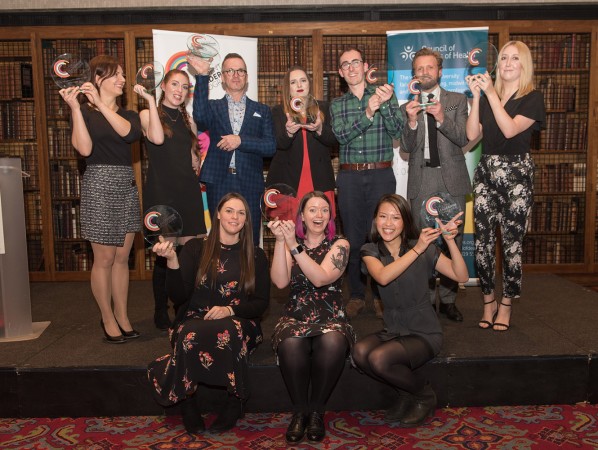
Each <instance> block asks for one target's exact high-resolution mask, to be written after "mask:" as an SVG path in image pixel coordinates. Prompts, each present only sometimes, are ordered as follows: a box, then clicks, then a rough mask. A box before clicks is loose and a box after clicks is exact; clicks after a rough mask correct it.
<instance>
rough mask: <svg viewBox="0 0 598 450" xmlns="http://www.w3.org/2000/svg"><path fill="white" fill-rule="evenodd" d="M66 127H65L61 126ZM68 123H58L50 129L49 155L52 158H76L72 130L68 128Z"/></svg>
mask: <svg viewBox="0 0 598 450" xmlns="http://www.w3.org/2000/svg"><path fill="white" fill-rule="evenodd" d="M60 125H64V126H60ZM67 126H68V122H58V123H57V125H56V126H50V127H48V155H50V158H65V157H71V158H72V157H75V156H76V151H75V149H74V148H73V144H72V140H71V135H72V132H71V129H70V127H69V128H66V127H67Z"/></svg>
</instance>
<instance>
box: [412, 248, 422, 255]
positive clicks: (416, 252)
mask: <svg viewBox="0 0 598 450" xmlns="http://www.w3.org/2000/svg"><path fill="white" fill-rule="evenodd" d="M411 250H413V251H414V252H415V254H416V255H417V256H421V255H422V254H421V253H418V251H417V250H416V249H415V247H413V248H412V249H411Z"/></svg>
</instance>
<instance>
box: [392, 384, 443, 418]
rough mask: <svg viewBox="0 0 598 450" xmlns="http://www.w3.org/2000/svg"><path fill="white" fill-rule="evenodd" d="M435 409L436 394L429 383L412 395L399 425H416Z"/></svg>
mask: <svg viewBox="0 0 598 450" xmlns="http://www.w3.org/2000/svg"><path fill="white" fill-rule="evenodd" d="M435 409H436V394H435V393H434V391H433V390H432V387H431V386H430V385H429V384H426V385H425V386H424V388H423V389H422V390H421V391H420V392H418V393H417V394H414V395H413V400H412V401H411V406H410V407H409V409H408V410H407V412H406V413H405V415H404V416H403V418H402V419H401V422H400V426H401V427H403V428H411V427H418V426H420V425H422V424H423V423H424V422H425V421H426V419H427V418H428V417H430V416H431V415H432V414H434V410H435Z"/></svg>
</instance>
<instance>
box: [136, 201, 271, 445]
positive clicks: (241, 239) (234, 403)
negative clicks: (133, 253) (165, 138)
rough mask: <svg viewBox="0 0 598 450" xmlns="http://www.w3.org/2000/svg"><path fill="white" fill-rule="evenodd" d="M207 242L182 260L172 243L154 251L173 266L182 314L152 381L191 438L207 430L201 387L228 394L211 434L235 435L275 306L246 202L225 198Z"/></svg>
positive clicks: (151, 370) (172, 284) (152, 367)
mask: <svg viewBox="0 0 598 450" xmlns="http://www.w3.org/2000/svg"><path fill="white" fill-rule="evenodd" d="M212 224H213V226H212V230H211V232H210V234H209V236H208V237H207V238H201V239H192V240H190V241H188V242H187V243H186V244H185V246H184V247H183V250H182V251H181V254H180V258H179V257H178V256H177V253H176V251H175V249H174V246H173V243H172V242H168V241H163V240H162V242H160V243H157V244H155V245H154V247H153V250H154V252H155V253H156V254H157V255H159V256H163V257H165V258H166V260H167V266H168V270H167V278H166V287H167V291H168V295H169V296H170V298H171V299H172V300H173V302H174V303H175V306H177V307H178V313H177V317H176V319H175V323H174V325H173V327H172V328H171V330H170V341H171V344H172V347H173V353H172V354H168V355H165V356H162V357H161V358H158V359H157V360H156V361H154V362H152V363H150V364H149V367H148V378H149V380H150V382H151V383H152V386H153V387H154V390H155V393H156V396H157V399H158V402H159V403H161V404H162V405H173V404H175V403H179V402H182V405H181V406H182V412H183V422H184V424H185V429H186V430H187V431H188V432H190V433H199V432H201V431H203V430H204V429H205V425H204V422H203V419H202V417H201V415H200V408H199V405H198V403H197V396H195V395H194V394H195V391H196V389H197V386H198V384H203V385H206V386H212V387H215V386H217V387H224V388H226V389H227V391H228V397H227V401H226V402H225V405H224V408H223V410H221V411H220V412H219V414H218V417H217V418H216V420H215V421H214V422H213V423H212V425H211V427H210V431H212V432H222V431H225V430H229V429H230V428H232V427H234V426H235V424H236V422H237V419H238V418H240V417H241V415H242V412H243V403H244V401H245V400H246V399H247V397H248V394H249V393H248V387H247V356H248V354H250V353H251V352H252V351H253V350H254V349H255V348H256V346H257V344H259V343H260V342H262V330H261V327H260V317H261V316H262V314H263V313H264V311H265V310H266V308H267V307H268V302H269V300H270V276H269V273H268V261H267V259H266V256H265V254H264V251H263V250H262V249H260V248H259V247H254V245H253V234H252V227H251V217H250V215H249V208H248V206H247V202H246V200H245V199H244V198H243V197H242V196H241V195H240V194H237V193H229V194H227V195H225V196H224V197H223V198H222V200H221V201H220V203H219V204H218V208H217V210H216V213H215V214H214V217H213V221H212Z"/></svg>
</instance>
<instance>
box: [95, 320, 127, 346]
mask: <svg viewBox="0 0 598 450" xmlns="http://www.w3.org/2000/svg"><path fill="white" fill-rule="evenodd" d="M100 327H102V331H103V332H104V336H105V337H104V342H107V343H108V344H124V343H125V342H127V340H126V339H125V337H124V336H123V335H122V334H119V335H118V336H110V335H109V334H108V332H107V331H106V328H105V327H104V321H103V320H102V319H100ZM119 328H120V327H119ZM121 331H122V330H121Z"/></svg>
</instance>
